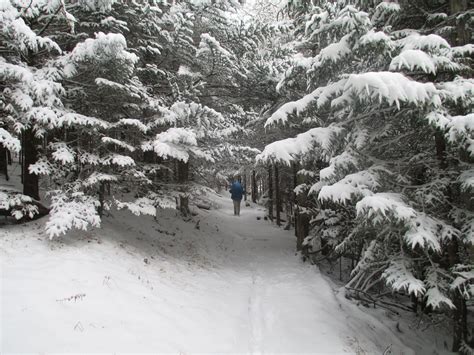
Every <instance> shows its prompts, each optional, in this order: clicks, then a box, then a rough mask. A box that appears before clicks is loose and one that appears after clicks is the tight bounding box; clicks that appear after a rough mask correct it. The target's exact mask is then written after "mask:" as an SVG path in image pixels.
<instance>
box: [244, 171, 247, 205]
mask: <svg viewBox="0 0 474 355" xmlns="http://www.w3.org/2000/svg"><path fill="white" fill-rule="evenodd" d="M244 201H247V172H244Z"/></svg>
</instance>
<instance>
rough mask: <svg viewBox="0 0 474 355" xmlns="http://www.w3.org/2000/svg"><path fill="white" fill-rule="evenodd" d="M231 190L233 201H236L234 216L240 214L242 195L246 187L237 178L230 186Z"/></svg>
mask: <svg viewBox="0 0 474 355" xmlns="http://www.w3.org/2000/svg"><path fill="white" fill-rule="evenodd" d="M229 192H230V193H231V196H230V197H231V198H232V201H233V202H234V216H240V201H242V195H243V194H244V189H243V188H242V185H240V182H238V181H237V180H235V181H234V182H233V183H232V186H231V187H230V190H229Z"/></svg>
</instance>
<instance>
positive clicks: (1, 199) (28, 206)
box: [0, 187, 39, 220]
mask: <svg viewBox="0 0 474 355" xmlns="http://www.w3.org/2000/svg"><path fill="white" fill-rule="evenodd" d="M33 202H34V201H33V199H32V198H31V197H30V196H26V195H23V194H22V193H21V192H18V191H15V190H11V189H9V188H6V187H2V188H1V190H0V211H7V212H9V213H10V215H11V216H12V217H14V218H15V219H17V220H19V219H22V218H23V217H26V216H27V217H29V218H30V219H32V218H33V217H34V216H35V215H37V214H38V213H39V210H38V206H36V205H35V204H34V203H33Z"/></svg>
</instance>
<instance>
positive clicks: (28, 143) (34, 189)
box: [22, 128, 40, 200]
mask: <svg viewBox="0 0 474 355" xmlns="http://www.w3.org/2000/svg"><path fill="white" fill-rule="evenodd" d="M37 144H38V138H36V137H35V132H34V131H33V129H32V128H28V129H27V130H25V131H24V132H23V141H22V151H23V154H24V155H23V156H24V158H23V165H22V166H23V168H22V171H23V194H25V195H27V196H30V197H31V198H33V199H35V200H39V199H40V197H39V179H38V175H36V174H31V173H30V171H29V166H30V165H33V164H35V163H36V162H37V161H38V147H37Z"/></svg>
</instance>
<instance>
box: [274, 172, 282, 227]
mask: <svg viewBox="0 0 474 355" xmlns="http://www.w3.org/2000/svg"><path fill="white" fill-rule="evenodd" d="M275 202H276V205H275V208H276V224H277V225H278V226H281V217H280V211H281V196H280V176H279V171H278V164H275Z"/></svg>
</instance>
